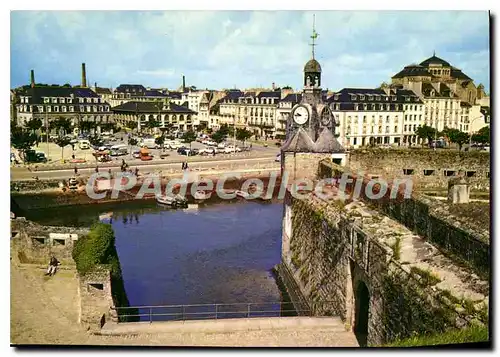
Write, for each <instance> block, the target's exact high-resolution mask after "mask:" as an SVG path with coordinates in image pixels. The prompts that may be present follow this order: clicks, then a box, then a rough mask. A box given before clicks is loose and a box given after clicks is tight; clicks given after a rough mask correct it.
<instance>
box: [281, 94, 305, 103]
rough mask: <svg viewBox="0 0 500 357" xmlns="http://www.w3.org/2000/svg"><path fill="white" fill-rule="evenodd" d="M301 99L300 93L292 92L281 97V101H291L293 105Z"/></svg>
mask: <svg viewBox="0 0 500 357" xmlns="http://www.w3.org/2000/svg"><path fill="white" fill-rule="evenodd" d="M300 101H302V94H299V93H292V94H288V95H287V96H286V97H285V98H283V99H281V102H291V103H292V105H295V104H297V103H299V102H300Z"/></svg>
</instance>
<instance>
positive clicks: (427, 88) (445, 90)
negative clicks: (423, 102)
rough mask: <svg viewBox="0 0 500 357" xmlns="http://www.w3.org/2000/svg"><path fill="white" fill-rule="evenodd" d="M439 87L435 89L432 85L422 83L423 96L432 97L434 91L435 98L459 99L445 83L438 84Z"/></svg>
mask: <svg viewBox="0 0 500 357" xmlns="http://www.w3.org/2000/svg"><path fill="white" fill-rule="evenodd" d="M437 84H438V87H437V88H435V87H434V86H433V85H432V84H430V83H426V82H424V83H422V94H423V95H424V96H425V97H430V96H431V93H432V91H434V97H446V98H458V96H457V95H456V94H454V93H453V92H452V91H451V89H450V87H448V86H447V85H446V84H444V83H441V82H439V83H437Z"/></svg>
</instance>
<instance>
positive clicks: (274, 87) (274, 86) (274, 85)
mask: <svg viewBox="0 0 500 357" xmlns="http://www.w3.org/2000/svg"><path fill="white" fill-rule="evenodd" d="M272 87H273V90H275V89H276V84H274V82H273V85H272Z"/></svg>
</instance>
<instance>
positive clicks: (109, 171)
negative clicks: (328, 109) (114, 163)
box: [108, 169, 111, 177]
mask: <svg viewBox="0 0 500 357" xmlns="http://www.w3.org/2000/svg"><path fill="white" fill-rule="evenodd" d="M108 174H109V177H111V169H108Z"/></svg>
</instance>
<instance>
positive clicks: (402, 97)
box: [328, 88, 423, 110]
mask: <svg viewBox="0 0 500 357" xmlns="http://www.w3.org/2000/svg"><path fill="white" fill-rule="evenodd" d="M354 96H355V97H354ZM362 96H363V97H362ZM408 97H409V98H410V103H412V104H413V103H416V104H422V103H423V102H422V100H421V99H420V98H419V97H418V96H417V95H416V94H415V93H414V92H413V91H411V90H406V89H399V88H394V89H392V90H391V94H390V95H387V94H386V93H385V92H384V90H383V89H381V88H343V89H341V90H340V91H339V92H337V93H334V94H333V95H332V96H330V97H329V98H328V102H329V103H339V104H340V108H339V110H354V104H355V103H359V104H367V105H370V106H369V107H368V108H367V110H368V109H369V110H382V109H381V108H380V105H382V104H384V105H389V109H390V110H395V109H396V108H395V105H396V104H408V103H409V102H408V101H407V100H406V99H407V98H408ZM371 105H373V109H372V106H371Z"/></svg>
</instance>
